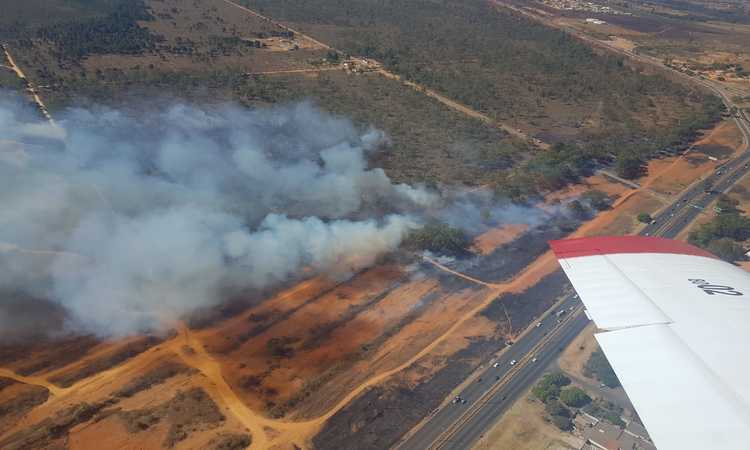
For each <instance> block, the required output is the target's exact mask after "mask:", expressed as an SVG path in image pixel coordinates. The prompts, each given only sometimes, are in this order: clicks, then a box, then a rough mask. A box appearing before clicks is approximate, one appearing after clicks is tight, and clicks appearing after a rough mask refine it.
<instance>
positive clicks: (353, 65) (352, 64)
mask: <svg viewBox="0 0 750 450" xmlns="http://www.w3.org/2000/svg"><path fill="white" fill-rule="evenodd" d="M343 66H344V70H346V71H347V72H351V73H364V72H374V71H376V70H379V69H380V68H381V65H380V63H379V62H377V61H375V60H373V59H368V58H363V57H356V56H352V57H349V58H347V60H346V61H344V64H343Z"/></svg>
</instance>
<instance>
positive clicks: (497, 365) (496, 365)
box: [492, 363, 500, 367]
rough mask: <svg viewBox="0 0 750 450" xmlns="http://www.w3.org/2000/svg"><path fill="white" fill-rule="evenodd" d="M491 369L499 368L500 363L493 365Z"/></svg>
mask: <svg viewBox="0 0 750 450" xmlns="http://www.w3.org/2000/svg"><path fill="white" fill-rule="evenodd" d="M492 367H500V363H495V364H493V365H492Z"/></svg>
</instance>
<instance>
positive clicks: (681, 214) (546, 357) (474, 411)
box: [393, 8, 750, 450]
mask: <svg viewBox="0 0 750 450" xmlns="http://www.w3.org/2000/svg"><path fill="white" fill-rule="evenodd" d="M513 9H516V8H513ZM526 15H528V14H526ZM567 31H569V32H570V31H573V30H567ZM576 35H578V36H579V37H582V36H581V35H580V34H578V33H577V32H576ZM582 38H583V39H584V40H586V41H589V42H592V43H595V44H596V45H600V46H604V47H607V48H609V49H610V50H613V51H615V52H617V53H621V54H624V55H625V56H628V57H630V58H633V59H636V60H639V61H642V62H645V63H648V64H652V65H657V66H658V67H660V68H662V69H665V70H668V71H672V72H675V73H677V74H679V75H680V76H682V77H686V78H689V79H690V80H691V81H692V82H695V83H698V84H700V85H702V86H704V87H706V88H708V89H710V90H711V91H713V92H714V93H716V94H717V95H719V96H720V97H721V98H722V100H723V101H724V104H725V105H726V107H727V109H728V110H730V111H731V110H732V108H733V107H734V106H735V105H734V103H733V101H732V99H731V98H730V97H729V95H727V94H726V93H725V92H724V91H723V89H722V88H721V87H720V86H717V85H715V84H714V83H711V82H708V81H706V80H702V79H699V78H695V77H690V76H688V75H686V74H683V73H681V72H679V71H675V70H674V69H670V68H668V67H666V66H663V65H662V64H661V62H659V61H657V60H655V59H653V58H650V57H646V56H643V55H638V54H635V53H632V52H628V51H623V50H621V49H618V48H614V47H611V46H609V45H607V44H605V43H602V42H600V41H598V40H594V39H592V38H589V37H587V36H585V37H582ZM733 120H734V121H735V122H736V123H737V126H738V127H739V129H740V131H741V132H742V135H743V140H744V146H745V150H744V151H743V152H742V153H741V154H740V155H739V156H738V157H736V158H734V159H732V160H730V161H728V162H727V163H725V164H723V165H722V166H720V167H719V168H717V170H716V171H715V172H714V173H713V174H711V175H709V176H708V177H706V178H705V179H704V180H696V181H695V182H694V183H693V184H692V185H691V186H690V187H688V188H687V189H686V190H685V191H684V192H683V193H682V194H681V195H680V196H679V197H678V198H677V200H675V201H674V202H673V203H672V204H671V205H670V206H669V207H667V208H664V209H663V210H661V211H660V212H659V213H658V214H656V215H655V216H654V221H653V222H652V223H651V224H649V225H647V226H646V227H644V228H643V229H642V230H641V232H640V233H639V234H640V235H643V236H663V237H667V238H675V237H676V236H677V235H678V234H679V233H680V232H681V231H683V230H684V229H685V228H686V227H687V226H688V225H689V224H690V223H691V222H692V221H693V220H694V219H695V218H696V217H697V216H698V215H699V214H701V213H702V212H703V210H704V209H705V208H707V207H708V206H709V204H710V203H711V202H712V201H713V200H715V198H716V196H718V195H719V194H720V193H723V192H727V191H728V190H729V189H730V188H731V187H732V186H733V185H734V184H735V183H736V182H737V181H739V180H740V179H742V177H744V176H745V175H746V174H747V173H748V171H750V150H748V147H749V146H750V120H749V118H748V117H747V113H745V112H744V111H742V110H740V111H739V113H738V114H737V115H735V116H734V117H733ZM570 308H573V310H572V311H571V310H570ZM561 309H565V310H566V313H565V314H564V315H563V316H561V318H562V320H561V321H560V323H558V319H557V317H556V316H555V314H556V312H558V311H560V310H561ZM582 309H583V308H582V306H581V305H580V302H579V301H578V300H577V299H576V298H574V297H573V296H570V297H568V298H566V299H565V300H564V301H563V302H562V304H560V305H557V306H556V307H554V308H552V309H550V310H549V311H548V312H547V313H546V315H545V316H543V318H542V319H541V325H540V326H539V327H532V328H531V329H530V330H528V331H527V332H526V333H525V334H524V335H522V336H521V337H520V338H519V339H518V340H517V341H516V343H515V344H514V345H512V346H510V347H509V348H507V349H506V350H505V351H503V352H502V353H501V354H500V356H499V357H498V358H497V359H496V360H492V361H489V362H487V363H485V365H484V366H483V367H482V368H480V369H479V374H476V373H475V374H474V375H472V376H473V377H474V378H473V379H474V381H472V382H471V383H470V384H468V385H467V386H465V387H464V388H463V389H462V390H461V391H460V393H459V397H460V398H461V399H463V400H465V401H466V402H465V403H464V402H462V401H461V402H457V403H456V402H451V403H447V404H444V405H441V407H440V408H438V409H437V410H435V411H433V412H432V413H431V415H430V416H428V417H427V418H426V419H425V420H424V421H423V422H422V423H420V424H419V425H418V426H417V427H415V428H414V429H412V430H411V431H410V432H409V433H407V434H406V435H405V436H404V437H402V439H401V440H400V441H399V442H398V443H397V444H396V445H395V446H394V447H393V448H394V449H399V450H423V449H468V448H471V447H472V446H473V445H474V443H475V442H476V441H477V440H478V439H479V438H480V437H481V436H482V434H483V433H485V432H486V431H488V430H489V429H490V427H491V426H492V425H493V424H494V423H495V422H496V421H497V420H498V419H499V418H500V417H501V416H502V414H503V413H504V412H505V411H506V410H507V409H508V408H510V406H511V405H513V403H514V402H515V401H516V400H517V399H518V398H519V397H520V396H521V395H522V394H523V393H524V392H526V390H527V389H528V388H529V387H530V386H531V385H532V384H533V383H534V382H535V381H536V380H537V379H538V378H539V377H540V376H541V375H542V374H543V373H544V371H545V369H547V368H548V366H549V365H550V364H551V363H552V362H553V361H555V360H556V359H557V357H558V355H559V352H560V351H561V349H563V348H565V347H566V346H567V345H569V344H570V342H572V341H573V339H574V338H575V337H576V336H577V335H578V334H579V333H580V332H581V331H582V330H583V329H584V328H585V327H586V325H587V323H588V319H587V318H586V316H585V315H584V314H583V312H582ZM514 360H515V361H516V363H515V364H513V365H511V361H514ZM494 363H498V367H493V364H494ZM480 380H481V381H480Z"/></svg>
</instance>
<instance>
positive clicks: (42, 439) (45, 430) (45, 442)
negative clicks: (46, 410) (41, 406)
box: [0, 402, 111, 450]
mask: <svg viewBox="0 0 750 450" xmlns="http://www.w3.org/2000/svg"><path fill="white" fill-rule="evenodd" d="M110 404H111V402H110V403H107V402H101V403H95V404H88V403H79V404H77V405H73V406H70V407H68V408H66V409H63V410H61V411H58V412H57V414H56V415H55V416H54V417H49V418H47V419H44V420H43V421H41V422H40V423H38V424H36V426H35V427H29V428H26V429H24V430H22V431H19V432H17V433H14V434H12V435H10V436H8V437H6V438H4V439H2V440H0V448H3V449H5V450H23V449H28V448H34V449H50V450H51V449H58V448H65V444H64V442H65V439H66V437H67V435H68V432H69V431H70V430H71V429H72V428H73V427H75V426H76V425H79V424H82V423H85V422H88V421H90V420H91V419H93V418H94V417H96V416H97V415H98V414H99V413H101V412H102V410H103V409H104V408H106V407H107V406H109V405H110Z"/></svg>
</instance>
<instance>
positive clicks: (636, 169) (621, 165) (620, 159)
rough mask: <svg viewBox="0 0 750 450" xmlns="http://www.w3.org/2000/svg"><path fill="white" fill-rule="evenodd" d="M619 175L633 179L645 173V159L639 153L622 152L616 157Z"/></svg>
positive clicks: (616, 167)
mask: <svg viewBox="0 0 750 450" xmlns="http://www.w3.org/2000/svg"><path fill="white" fill-rule="evenodd" d="M615 172H617V175H619V176H621V177H623V178H628V179H633V178H638V177H639V176H641V175H642V174H643V161H642V160H641V158H639V157H638V156H637V155H633V154H626V153H621V154H619V155H617V158H616V159H615Z"/></svg>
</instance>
